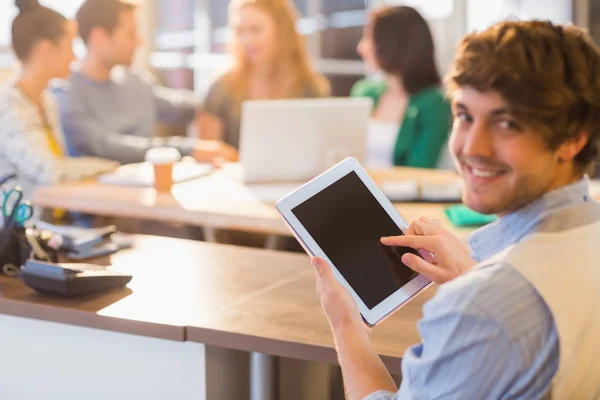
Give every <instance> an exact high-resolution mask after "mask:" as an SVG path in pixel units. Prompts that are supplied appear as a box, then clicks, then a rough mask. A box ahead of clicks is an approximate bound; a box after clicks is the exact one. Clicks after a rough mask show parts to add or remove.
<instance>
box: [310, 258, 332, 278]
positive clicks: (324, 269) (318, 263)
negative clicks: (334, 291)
mask: <svg viewBox="0 0 600 400" xmlns="http://www.w3.org/2000/svg"><path fill="white" fill-rule="evenodd" d="M310 263H311V264H312V265H313V267H315V269H316V271H317V274H318V275H319V277H321V278H329V276H330V275H331V267H330V266H329V265H328V264H327V263H326V262H325V260H323V259H322V258H319V257H313V259H312V260H311V261H310Z"/></svg>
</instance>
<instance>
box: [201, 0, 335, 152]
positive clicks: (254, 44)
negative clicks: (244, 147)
mask: <svg viewBox="0 0 600 400" xmlns="http://www.w3.org/2000/svg"><path fill="white" fill-rule="evenodd" d="M297 20H298V12H297V10H296V8H295V6H294V5H293V4H292V3H291V1H290V0H232V1H231V3H230V5H229V24H230V26H231V29H232V31H233V33H234V35H233V41H232V43H231V46H230V52H231V54H232V57H233V65H232V67H231V68H230V69H229V70H228V71H226V72H225V73H224V74H223V75H222V76H221V77H219V78H218V79H217V80H216V81H215V82H214V83H213V84H212V85H211V87H210V89H209V91H208V95H207V97H206V100H205V104H204V109H203V112H202V113H201V116H200V130H201V136H202V137H203V138H205V139H215V140H223V141H225V142H226V143H228V144H230V145H232V146H234V147H236V148H237V147H239V141H240V117H241V104H242V102H244V101H245V100H272V99H291V98H311V97H323V96H327V95H329V83H328V82H327V80H326V79H325V78H324V77H323V76H321V75H320V74H318V73H317V72H316V71H315V70H314V69H313V67H312V66H311V63H310V60H309V57H308V54H307V52H306V49H305V44H304V39H303V38H302V37H301V36H300V34H299V33H298V32H297V31H296V21H297Z"/></svg>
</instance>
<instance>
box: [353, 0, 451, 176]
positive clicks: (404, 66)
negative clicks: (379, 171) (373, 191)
mask: <svg viewBox="0 0 600 400" xmlns="http://www.w3.org/2000/svg"><path fill="white" fill-rule="evenodd" d="M358 52H359V54H360V55H361V57H362V58H363V60H364V61H365V63H366V65H367V68H368V69H369V70H371V71H373V72H375V71H382V72H383V73H384V77H383V79H380V78H379V79H377V78H369V79H365V80H362V81H359V82H357V83H356V84H355V85H354V87H353V88H352V91H351V96H353V97H370V98H372V99H373V101H374V102H375V111H374V114H373V118H372V121H371V123H370V125H369V132H368V139H367V161H366V165H367V166H368V167H370V168H389V167H391V166H394V165H400V166H407V167H422V168H435V167H436V166H437V165H438V161H439V160H440V156H441V155H442V154H443V152H444V151H445V149H446V147H445V144H446V143H447V139H448V136H449V133H450V125H451V120H452V117H451V112H450V104H449V103H448V101H447V100H446V99H445V98H444V94H443V93H442V91H441V88H440V82H441V81H440V75H439V73H438V70H437V66H436V63H435V55H434V44H433V38H432V35H431V32H430V30H429V27H428V26H427V22H426V21H425V20H424V19H423V17H422V16H421V15H420V14H419V13H418V12H417V11H416V10H415V9H413V8H411V7H405V6H399V7H389V8H384V9H381V10H379V11H376V12H374V13H373V14H372V15H371V17H370V20H369V23H368V24H367V25H366V26H365V30H364V36H363V39H362V40H361V42H360V43H359V45H358Z"/></svg>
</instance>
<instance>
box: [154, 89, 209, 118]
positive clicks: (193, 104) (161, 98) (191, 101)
mask: <svg viewBox="0 0 600 400" xmlns="http://www.w3.org/2000/svg"><path fill="white" fill-rule="evenodd" d="M152 95H153V96H154V103H155V105H156V110H157V112H158V119H159V120H160V121H162V122H166V123H170V124H177V125H188V124H189V123H190V122H192V121H193V120H194V117H195V116H196V112H197V111H198V110H199V109H200V102H199V101H197V100H196V99H195V97H194V94H193V93H192V92H190V91H187V90H174V89H168V88H166V87H163V86H159V85H154V86H153V89H152Z"/></svg>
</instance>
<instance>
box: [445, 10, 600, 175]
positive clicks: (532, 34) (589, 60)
mask: <svg viewBox="0 0 600 400" xmlns="http://www.w3.org/2000/svg"><path fill="white" fill-rule="evenodd" d="M447 84H448V90H449V94H450V96H452V94H453V93H454V92H455V91H456V90H457V89H458V88H460V87H461V86H470V87H472V88H474V89H476V90H478V91H482V92H485V91H488V90H493V91H496V92H498V93H500V94H501V95H502V97H503V98H504V99H505V100H506V101H507V102H508V104H509V111H510V112H511V114H513V115H514V116H515V118H517V119H519V120H520V121H521V122H522V123H523V124H524V125H525V126H528V127H530V128H533V129H536V130H539V131H540V132H541V133H542V134H543V136H544V140H545V142H546V143H547V145H548V147H549V148H550V149H551V150H556V149H557V148H558V147H559V146H560V145H561V144H563V143H565V142H566V141H568V140H570V139H574V138H576V137H578V136H579V135H580V134H581V133H586V134H588V135H589V141H588V143H587V144H586V146H585V147H584V148H583V149H582V150H581V152H580V153H579V154H578V155H577V156H576V157H575V162H576V164H577V165H579V167H582V168H585V167H587V166H589V165H590V164H591V163H592V162H594V161H595V159H596V158H597V155H598V148H597V141H598V138H599V137H600V51H599V49H598V47H597V46H596V45H595V44H594V42H593V41H592V39H591V38H590V36H589V35H588V34H587V33H586V32H585V31H584V30H582V29H580V28H577V27H575V26H562V25H554V24H552V23H551V22H547V21H506V22H501V23H498V24H496V25H494V26H492V27H491V28H489V29H487V30H486V31H484V32H481V33H473V34H470V35H468V36H466V37H465V38H464V39H463V41H462V43H461V44H460V46H459V49H458V53H457V55H456V58H455V60H454V64H453V67H452V69H451V71H450V72H449V74H448V76H447Z"/></svg>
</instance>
